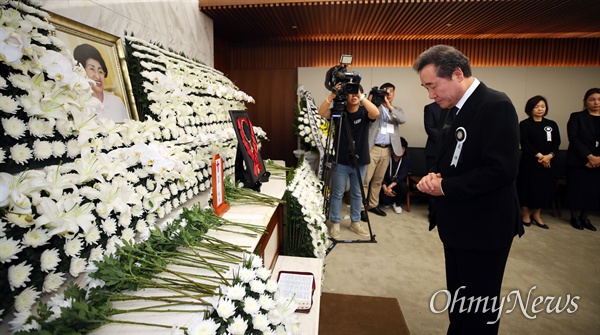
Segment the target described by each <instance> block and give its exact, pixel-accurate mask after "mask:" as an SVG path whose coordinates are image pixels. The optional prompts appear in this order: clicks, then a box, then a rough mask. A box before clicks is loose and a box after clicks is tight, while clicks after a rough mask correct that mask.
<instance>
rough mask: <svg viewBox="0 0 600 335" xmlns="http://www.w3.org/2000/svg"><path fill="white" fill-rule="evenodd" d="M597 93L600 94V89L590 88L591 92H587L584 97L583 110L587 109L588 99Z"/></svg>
mask: <svg viewBox="0 0 600 335" xmlns="http://www.w3.org/2000/svg"><path fill="white" fill-rule="evenodd" d="M596 93H600V88H598V87H594V88H590V89H589V90H587V92H585V95H584V96H583V109H587V99H588V98H589V97H590V95H592V94H596Z"/></svg>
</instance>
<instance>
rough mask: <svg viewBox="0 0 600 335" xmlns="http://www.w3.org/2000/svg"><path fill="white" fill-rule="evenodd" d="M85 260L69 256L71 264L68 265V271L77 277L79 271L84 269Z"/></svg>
mask: <svg viewBox="0 0 600 335" xmlns="http://www.w3.org/2000/svg"><path fill="white" fill-rule="evenodd" d="M86 266H87V262H86V260H85V259H83V258H79V257H74V258H71V265H70V266H69V273H70V274H71V276H73V277H77V276H78V275H79V274H80V273H82V272H83V271H84V270H85V267H86Z"/></svg>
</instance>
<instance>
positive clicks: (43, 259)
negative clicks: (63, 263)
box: [40, 248, 60, 272]
mask: <svg viewBox="0 0 600 335" xmlns="http://www.w3.org/2000/svg"><path fill="white" fill-rule="evenodd" d="M59 262H60V254H59V252H58V249H56V248H54V249H48V250H44V252H42V255H41V256H40V268H41V270H42V271H44V272H49V271H52V270H54V269H56V267H57V266H58V263H59Z"/></svg>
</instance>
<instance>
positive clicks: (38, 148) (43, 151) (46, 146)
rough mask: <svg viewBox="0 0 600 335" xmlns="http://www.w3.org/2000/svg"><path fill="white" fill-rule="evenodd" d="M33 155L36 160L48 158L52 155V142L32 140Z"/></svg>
mask: <svg viewBox="0 0 600 335" xmlns="http://www.w3.org/2000/svg"><path fill="white" fill-rule="evenodd" d="M33 156H34V157H35V160H38V161H41V160H44V159H48V158H50V156H52V143H50V142H48V141H40V140H35V141H34V142H33Z"/></svg>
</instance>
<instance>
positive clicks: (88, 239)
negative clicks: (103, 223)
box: [85, 226, 100, 245]
mask: <svg viewBox="0 0 600 335" xmlns="http://www.w3.org/2000/svg"><path fill="white" fill-rule="evenodd" d="M98 240H100V230H98V226H92V228H91V229H90V230H88V232H87V233H86V234H85V244H87V245H90V244H96V243H98Z"/></svg>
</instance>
